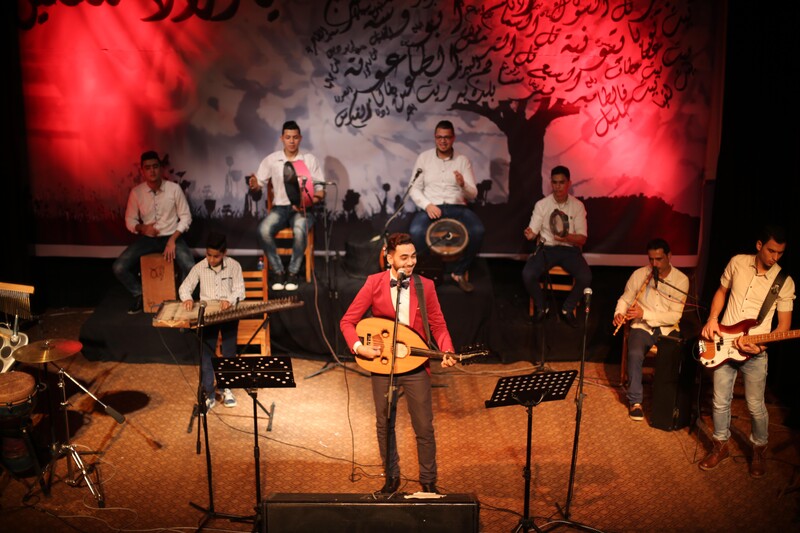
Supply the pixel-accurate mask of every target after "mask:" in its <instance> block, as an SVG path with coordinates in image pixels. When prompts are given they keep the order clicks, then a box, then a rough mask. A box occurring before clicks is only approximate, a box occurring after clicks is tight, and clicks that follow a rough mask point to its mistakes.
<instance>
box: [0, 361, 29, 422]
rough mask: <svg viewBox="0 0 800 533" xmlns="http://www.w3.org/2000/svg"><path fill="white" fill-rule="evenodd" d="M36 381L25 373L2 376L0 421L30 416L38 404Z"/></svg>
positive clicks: (0, 380) (0, 385) (11, 373)
mask: <svg viewBox="0 0 800 533" xmlns="http://www.w3.org/2000/svg"><path fill="white" fill-rule="evenodd" d="M37 392H38V390H37V388H36V380H35V379H33V376H31V375H30V374H26V373H25V372H7V373H5V374H0V421H6V420H10V419H14V418H22V417H26V416H29V415H30V414H31V412H32V411H33V407H34V405H35V404H36V393H37Z"/></svg>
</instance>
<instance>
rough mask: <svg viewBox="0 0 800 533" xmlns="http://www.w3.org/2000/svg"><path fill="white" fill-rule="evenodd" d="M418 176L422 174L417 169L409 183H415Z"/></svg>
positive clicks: (419, 169) (420, 170)
mask: <svg viewBox="0 0 800 533" xmlns="http://www.w3.org/2000/svg"><path fill="white" fill-rule="evenodd" d="M420 174H422V169H421V168H418V169H417V171H416V172H415V173H414V177H413V178H411V183H414V182H415V181H417V178H418V177H419V175H420Z"/></svg>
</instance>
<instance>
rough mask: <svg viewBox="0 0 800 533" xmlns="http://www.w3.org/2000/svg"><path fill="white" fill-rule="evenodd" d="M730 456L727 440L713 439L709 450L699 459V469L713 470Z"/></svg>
mask: <svg viewBox="0 0 800 533" xmlns="http://www.w3.org/2000/svg"><path fill="white" fill-rule="evenodd" d="M730 458H731V452H730V451H728V441H726V440H725V441H719V440H715V441H714V447H713V448H712V449H711V452H710V453H709V454H708V455H706V456H705V458H704V459H703V460H702V461H700V465H699V466H700V470H714V469H715V468H716V467H718V466H719V465H720V464H722V463H723V462H725V461H726V460H728V459H730Z"/></svg>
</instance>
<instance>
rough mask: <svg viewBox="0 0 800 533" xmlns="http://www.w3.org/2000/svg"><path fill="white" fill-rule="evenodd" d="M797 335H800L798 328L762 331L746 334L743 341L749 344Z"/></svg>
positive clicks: (780, 339) (792, 337)
mask: <svg viewBox="0 0 800 533" xmlns="http://www.w3.org/2000/svg"><path fill="white" fill-rule="evenodd" d="M798 337H800V329H792V330H789V331H773V332H772V333H764V334H762V335H747V336H746V337H745V338H744V339H743V341H746V342H748V343H750V344H765V343H767V342H775V341H785V340H788V339H796V338H798Z"/></svg>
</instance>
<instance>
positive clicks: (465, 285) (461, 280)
mask: <svg viewBox="0 0 800 533" xmlns="http://www.w3.org/2000/svg"><path fill="white" fill-rule="evenodd" d="M450 277H451V278H453V281H455V282H456V285H458V288H459V289H461V290H462V291H464V292H472V291H474V290H475V287H473V286H472V283H470V282H469V281H467V278H466V277H464V275H463V274H450Z"/></svg>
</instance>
